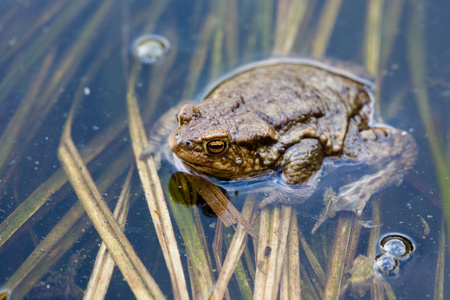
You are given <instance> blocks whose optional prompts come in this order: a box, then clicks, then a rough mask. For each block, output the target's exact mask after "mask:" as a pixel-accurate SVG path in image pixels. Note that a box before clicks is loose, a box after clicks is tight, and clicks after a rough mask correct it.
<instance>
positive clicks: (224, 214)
mask: <svg viewBox="0 0 450 300" xmlns="http://www.w3.org/2000/svg"><path fill="white" fill-rule="evenodd" d="M186 177H187V178H188V179H189V181H190V182H191V183H192V185H193V186H194V187H195V188H196V190H197V191H198V192H199V193H200V195H202V197H203V199H205V201H206V203H208V205H209V206H210V207H211V209H212V210H214V212H215V213H216V214H217V216H218V217H219V218H220V220H221V221H222V222H223V224H224V225H225V226H230V225H232V224H236V223H239V224H241V225H242V226H244V228H245V229H246V230H247V232H248V234H250V235H251V236H252V237H256V234H255V231H254V229H253V227H252V226H251V225H250V224H249V223H248V222H247V220H246V219H245V218H243V217H242V215H241V214H240V213H239V211H238V210H237V209H236V208H235V207H234V205H233V204H232V203H231V202H230V201H229V200H228V198H227V197H225V195H224V194H223V193H222V192H221V191H220V189H219V188H218V187H217V186H216V185H214V184H213V183H211V182H210V181H208V180H206V179H204V178H203V177H200V176H195V175H190V174H186Z"/></svg>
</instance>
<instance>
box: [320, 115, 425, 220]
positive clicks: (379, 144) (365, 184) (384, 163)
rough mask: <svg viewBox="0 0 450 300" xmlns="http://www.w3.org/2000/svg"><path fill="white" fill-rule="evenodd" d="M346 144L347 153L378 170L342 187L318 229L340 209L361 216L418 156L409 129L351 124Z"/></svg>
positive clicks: (397, 180) (323, 215) (327, 209)
mask: <svg viewBox="0 0 450 300" xmlns="http://www.w3.org/2000/svg"><path fill="white" fill-rule="evenodd" d="M344 145H345V146H344V149H343V155H344V156H347V157H349V158H350V159H353V160H356V161H360V162H361V163H364V164H367V165H369V166H370V165H372V166H377V167H378V171H377V172H375V173H372V174H368V175H365V176H363V177H361V178H360V179H359V180H357V181H354V182H352V183H350V184H347V185H345V186H343V187H341V188H340V189H339V193H338V195H337V196H335V197H334V199H332V200H331V203H328V205H327V208H326V209H325V211H324V212H323V213H322V217H321V219H320V220H319V221H318V223H317V224H316V226H315V228H317V227H318V225H320V224H321V223H322V222H323V221H324V220H325V219H326V218H328V217H333V216H334V215H335V214H336V212H337V211H341V210H348V211H353V212H355V213H356V214H358V215H360V214H361V212H362V210H363V209H364V206H365V205H366V203H367V201H368V200H369V199H370V197H371V196H372V195H373V194H375V193H377V192H379V191H380V190H382V189H384V188H386V187H388V186H390V185H395V184H400V182H401V180H402V179H403V176H404V175H405V174H406V172H407V171H408V170H409V169H411V168H412V166H413V165H414V163H415V161H416V157H417V146H416V143H415V141H414V138H413V137H412V136H411V135H410V134H409V133H407V132H406V131H403V130H399V129H395V128H391V127H375V128H370V129H367V130H363V131H361V132H359V130H357V125H356V124H355V123H350V127H349V132H348V135H347V137H346V139H345V143H344Z"/></svg>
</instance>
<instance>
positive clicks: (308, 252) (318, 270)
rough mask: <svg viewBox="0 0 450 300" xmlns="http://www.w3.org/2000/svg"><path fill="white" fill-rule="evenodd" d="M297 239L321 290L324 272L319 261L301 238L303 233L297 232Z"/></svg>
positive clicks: (324, 281)
mask: <svg viewBox="0 0 450 300" xmlns="http://www.w3.org/2000/svg"><path fill="white" fill-rule="evenodd" d="M298 237H299V240H300V243H301V245H302V247H303V251H305V254H306V257H307V258H308V261H309V264H310V265H311V267H312V269H313V270H314V273H315V274H316V275H317V278H318V280H319V283H320V285H321V286H322V288H323V287H325V283H326V277H325V272H324V271H323V269H322V267H321V265H320V263H319V261H318V260H317V258H316V256H315V255H314V253H313V251H312V250H311V248H310V247H309V245H308V243H307V242H306V239H305V237H304V236H303V233H302V232H301V231H300V230H298Z"/></svg>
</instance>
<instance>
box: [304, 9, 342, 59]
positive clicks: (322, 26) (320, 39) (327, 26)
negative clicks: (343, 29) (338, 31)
mask: <svg viewBox="0 0 450 300" xmlns="http://www.w3.org/2000/svg"><path fill="white" fill-rule="evenodd" d="M341 5H342V0H327V2H326V3H325V4H324V6H323V11H322V14H321V15H320V19H319V24H318V27H317V30H316V36H315V38H314V41H313V45H312V51H311V54H312V56H314V57H322V56H324V54H325V52H326V50H327V45H328V41H329V40H330V37H331V33H332V31H333V28H334V25H335V23H336V19H337V15H338V13H339V9H340V7H341Z"/></svg>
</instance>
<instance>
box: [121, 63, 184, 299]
mask: <svg viewBox="0 0 450 300" xmlns="http://www.w3.org/2000/svg"><path fill="white" fill-rule="evenodd" d="M138 69H139V66H138V63H136V64H135V66H134V68H133V71H132V72H131V76H130V79H129V82H128V92H127V106H128V121H129V124H128V125H129V129H130V136H131V140H132V146H133V151H134V155H135V157H136V165H137V168H138V171H139V176H140V178H141V183H142V187H143V189H144V192H145V197H146V199H147V205H148V207H149V210H150V215H151V217H152V220H153V224H154V225H155V230H156V234H157V235H158V240H159V243H160V245H161V248H162V252H163V254H164V258H165V261H166V265H167V268H168V270H169V274H170V278H171V281H172V288H173V293H174V296H175V299H188V298H189V294H188V291H187V285H186V279H185V276H184V271H183V267H182V265H181V259H180V253H179V251H178V245H177V241H176V239H175V233H174V230H173V226H172V221H171V220H170V214H169V210H168V207H167V203H166V200H165V198H164V194H163V190H162V187H161V183H160V181H159V177H158V174H157V171H156V166H155V163H154V160H153V157H152V156H150V157H149V158H148V159H147V160H146V161H143V160H141V159H140V158H139V157H140V155H141V153H142V151H143V150H144V149H145V148H146V147H147V146H148V140H147V136H146V134H145V130H144V125H143V122H142V119H141V116H140V112H139V107H138V104H137V100H136V96H135V90H134V87H135V84H136V78H137V74H138V71H137V70H138ZM116 263H117V262H116Z"/></svg>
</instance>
